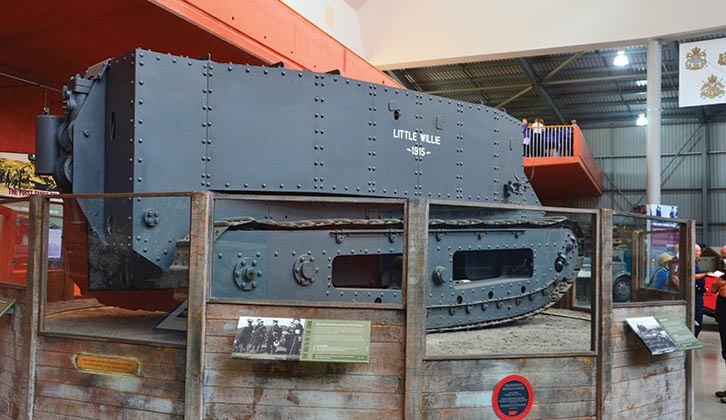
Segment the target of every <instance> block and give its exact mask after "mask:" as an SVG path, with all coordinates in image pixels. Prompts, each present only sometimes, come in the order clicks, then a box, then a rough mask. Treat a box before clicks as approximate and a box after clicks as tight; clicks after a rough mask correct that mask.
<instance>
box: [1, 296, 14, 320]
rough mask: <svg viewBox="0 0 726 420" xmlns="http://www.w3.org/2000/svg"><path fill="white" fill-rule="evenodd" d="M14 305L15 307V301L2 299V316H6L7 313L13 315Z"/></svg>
mask: <svg viewBox="0 0 726 420" xmlns="http://www.w3.org/2000/svg"><path fill="white" fill-rule="evenodd" d="M13 305H15V299H13V298H10V299H8V298H3V297H0V316H3V315H5V314H6V313H12V311H10V308H12V307H13Z"/></svg>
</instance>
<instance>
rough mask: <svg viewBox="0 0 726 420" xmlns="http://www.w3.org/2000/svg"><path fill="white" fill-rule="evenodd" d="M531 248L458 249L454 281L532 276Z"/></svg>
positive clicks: (455, 256) (455, 257)
mask: <svg viewBox="0 0 726 420" xmlns="http://www.w3.org/2000/svg"><path fill="white" fill-rule="evenodd" d="M533 258H534V254H533V252H532V250H531V249H502V250H500V249H498V250H486V251H458V252H455V253H454V262H453V265H454V267H453V272H454V277H453V280H454V281H459V282H462V281H483V280H491V279H498V278H505V277H506V278H512V277H517V278H531V277H532V274H533V272H534V266H533Z"/></svg>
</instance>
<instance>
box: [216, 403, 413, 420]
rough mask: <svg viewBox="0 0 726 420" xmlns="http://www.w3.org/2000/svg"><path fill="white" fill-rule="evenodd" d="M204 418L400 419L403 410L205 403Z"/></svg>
mask: <svg viewBox="0 0 726 420" xmlns="http://www.w3.org/2000/svg"><path fill="white" fill-rule="evenodd" d="M204 407H205V415H204V418H205V419H207V420H220V419H260V420H262V419H301V420H302V419H315V420H381V419H386V420H388V419H400V418H401V411H400V410H397V409H388V410H362V409H337V408H328V409H324V408H314V407H289V406H270V405H257V404H252V405H244V406H241V405H238V404H205V405H204Z"/></svg>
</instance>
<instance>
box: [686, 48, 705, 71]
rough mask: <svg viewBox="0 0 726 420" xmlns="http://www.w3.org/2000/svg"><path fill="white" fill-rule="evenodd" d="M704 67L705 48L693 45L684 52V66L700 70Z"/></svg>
mask: <svg viewBox="0 0 726 420" xmlns="http://www.w3.org/2000/svg"><path fill="white" fill-rule="evenodd" d="M704 67H706V50H702V49H700V48H698V47H694V48H693V49H692V50H691V51H690V52H689V53H688V54H686V68H687V69H688V70H701V69H702V68H704Z"/></svg>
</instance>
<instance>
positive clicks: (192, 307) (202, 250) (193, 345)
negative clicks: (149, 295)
mask: <svg viewBox="0 0 726 420" xmlns="http://www.w3.org/2000/svg"><path fill="white" fill-rule="evenodd" d="M211 214H212V211H211V197H210V194H209V193H206V192H203V193H193V194H192V197H191V223H190V231H191V233H190V235H189V296H188V298H187V299H188V300H187V305H188V306H187V313H188V315H187V357H186V384H185V399H184V418H185V419H187V420H191V419H195V420H201V419H202V418H203V415H204V348H205V332H206V328H205V326H206V318H207V317H206V310H207V279H208V278H209V277H208V276H209V265H208V261H209V253H210V250H211V249H212V243H211V242H212V235H210V232H211V231H212V229H213V226H212V224H213V223H214V218H213V217H211Z"/></svg>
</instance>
